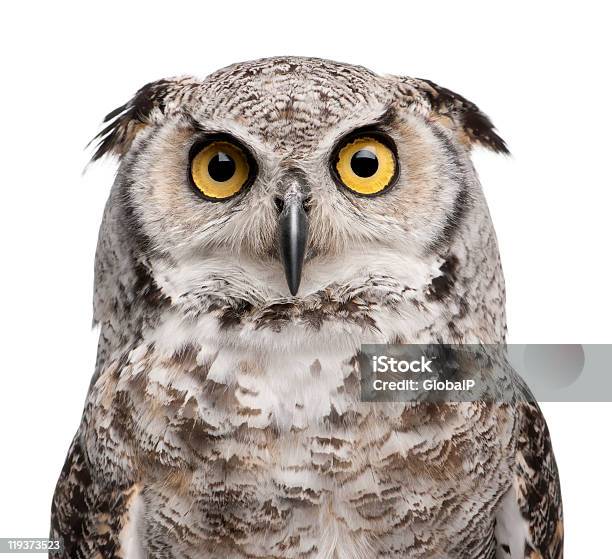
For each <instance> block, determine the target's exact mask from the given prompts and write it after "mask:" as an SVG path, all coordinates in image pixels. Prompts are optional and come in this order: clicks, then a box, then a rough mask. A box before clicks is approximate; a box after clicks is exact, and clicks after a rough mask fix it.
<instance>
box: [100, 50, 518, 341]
mask: <svg viewBox="0 0 612 559" xmlns="http://www.w3.org/2000/svg"><path fill="white" fill-rule="evenodd" d="M106 122H107V126H106V128H104V130H102V132H101V133H100V134H99V136H98V137H97V138H98V141H99V143H98V147H97V151H96V152H95V154H94V159H98V158H100V157H102V156H104V155H106V154H115V155H117V156H118V157H119V159H120V167H119V171H118V173H117V179H116V181H115V185H114V187H113V191H112V194H111V198H110V201H109V205H108V207H107V212H106V216H105V219H104V223H103V226H102V233H101V237H100V246H99V248H98V258H97V262H98V264H97V282H98V288H97V291H98V295H97V310H96V314H97V317H98V320H101V321H103V322H104V321H105V320H106V321H108V320H110V319H109V318H108V317H109V316H110V315H111V314H116V313H117V312H120V311H117V308H122V305H117V298H118V297H120V295H118V292H121V291H123V292H126V293H129V294H130V295H129V297H128V299H129V300H130V303H129V304H127V303H126V304H127V306H128V307H129V308H132V305H133V304H134V301H136V302H139V304H145V301H146V299H147V296H150V295H151V293H153V292H155V293H156V296H157V299H156V300H157V301H164V302H165V304H166V305H167V306H168V307H170V308H173V309H175V310H176V311H177V312H179V313H181V314H182V315H183V316H185V317H191V318H196V317H198V316H202V315H204V314H206V315H207V316H214V317H215V318H216V320H218V321H219V323H220V324H222V325H225V326H227V327H228V328H229V327H233V328H240V327H245V326H246V325H249V327H250V328H251V329H252V330H257V329H262V328H271V329H275V328H276V329H278V328H279V325H281V324H287V325H288V324H292V325H297V326H300V327H302V328H310V329H313V328H317V327H318V328H321V327H322V325H323V324H324V323H326V322H332V321H333V322H334V324H336V325H338V324H340V325H342V324H344V325H347V324H350V325H351V327H352V326H356V327H357V328H359V329H361V330H363V329H368V328H370V329H372V331H378V332H382V331H384V332H385V336H386V338H388V337H389V336H391V335H392V332H395V333H397V332H399V331H400V330H401V328H402V327H400V326H398V324H399V322H400V321H404V323H406V321H408V322H410V321H412V324H414V325H417V326H415V328H421V329H422V328H426V327H427V324H431V323H432V321H433V320H434V319H436V320H437V319H438V318H440V317H446V316H454V315H453V313H455V314H457V313H459V312H461V310H460V309H459V308H460V307H461V308H462V309H463V311H462V312H464V314H465V315H470V314H471V313H470V312H468V310H467V308H466V307H468V306H469V305H470V304H472V303H473V304H474V305H475V306H476V307H477V306H479V305H480V306H481V307H482V306H483V305H484V306H485V307H490V300H495V298H496V297H498V298H499V297H501V295H500V296H497V295H495V293H493V294H491V293H490V292H488V291H487V290H486V289H484V288H483V286H482V285H481V282H480V281H476V280H475V279H474V276H475V275H476V271H478V270H479V269H480V270H479V271H480V273H481V274H483V275H484V277H485V278H487V277H488V279H487V281H488V282H489V283H491V281H492V279H491V278H493V280H494V281H495V282H498V283H499V282H501V277H500V271H499V270H498V268H499V266H498V262H497V248H496V246H495V241H494V235H493V232H492V228H491V226H490V220H489V217H488V212H487V210H486V205H485V204H484V200H483V196H482V192H481V189H480V186H479V184H478V180H477V177H476V173H475V171H474V168H473V166H472V163H471V160H470V151H471V149H472V147H473V146H475V145H481V146H483V147H485V148H488V149H490V150H493V151H495V152H499V153H507V149H506V146H505V144H504V141H503V140H502V139H501V138H500V137H499V136H498V135H497V133H496V132H495V130H494V128H493V125H492V123H491V121H490V120H489V119H488V117H487V116H486V115H485V114H483V113H482V112H481V111H480V110H479V109H478V107H476V105H474V104H473V103H471V102H470V101H467V100H466V99H465V98H463V97H461V96H460V95H457V94H456V93H453V92H451V91H450V90H448V89H445V88H442V87H439V86H437V85H436V84H434V83H432V82H430V81H427V80H422V79H413V78H408V77H397V76H379V75H376V74H374V73H373V72H370V71H369V70H367V69H365V68H362V67H358V66H351V65H347V64H340V63H336V62H331V61H326V60H319V59H311V58H293V57H284V58H271V59H264V60H257V61H253V62H247V63H241V64H236V65H233V66H230V67H228V68H224V69H222V70H219V71H217V72H215V73H214V74H212V75H210V76H208V77H207V78H205V79H203V80H198V79H195V78H191V77H180V78H173V79H165V80H160V81H157V82H153V83H150V84H147V85H145V86H144V87H143V88H142V89H140V90H139V91H138V92H137V93H136V95H135V96H134V97H133V98H132V99H131V100H130V101H128V102H127V103H126V104H125V105H123V106H121V107H119V108H118V109H116V110H115V111H113V112H111V113H110V114H109V115H108V116H107V117H106ZM492 243H493V244H492ZM489 261H490V262H489ZM487 267H489V268H490V269H491V270H492V271H491V272H490V273H489V274H488V276H487V269H488V268H487ZM143 276H144V277H145V278H146V279H145V280H143ZM470 282H471V285H470ZM117 286H119V288H118V287H117ZM143 286H146V288H145V287H143ZM470 297H471V298H472V299H473V300H471V299H470ZM487 298H488V300H485V299H487ZM453 305H454V307H453ZM501 305H502V306H503V301H502V302H501ZM123 306H125V305H123ZM455 307H456V308H455ZM452 308H455V310H454V311H453V310H452ZM113 309H114V310H113ZM457 309H459V310H457ZM383 312H386V315H385V316H386V318H385V320H382V318H381V316H382V314H381V313H383ZM481 314H482V315H483V316H484V315H486V311H482V312H481ZM424 317H427V318H424ZM116 318H117V317H116V316H115V318H114V319H116ZM470 320H472V322H474V321H476V322H477V321H478V320H480V318H478V317H476V318H474V317H472V318H471V319H470ZM385 321H386V322H385ZM383 322H385V324H384V325H383ZM457 324H458V322H457V321H456V324H455V328H460V327H459V326H458V325H457ZM340 327H341V326H340ZM403 328H404V330H406V328H408V329H410V328H411V327H407V326H406V324H404V326H403ZM494 328H498V326H494ZM415 331H416V330H415Z"/></svg>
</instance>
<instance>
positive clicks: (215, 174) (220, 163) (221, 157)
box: [208, 151, 236, 182]
mask: <svg viewBox="0 0 612 559" xmlns="http://www.w3.org/2000/svg"><path fill="white" fill-rule="evenodd" d="M235 172H236V163H234V160H233V159H232V158H231V157H230V156H229V155H228V154H227V153H223V152H222V151H220V152H218V153H216V154H215V155H213V157H212V159H211V160H210V161H209V162H208V174H209V175H210V178H211V179H212V180H214V181H217V182H225V181H227V180H229V179H231V178H232V177H233V176H234V173H235Z"/></svg>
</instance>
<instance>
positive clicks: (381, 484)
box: [143, 414, 510, 558]
mask: <svg viewBox="0 0 612 559" xmlns="http://www.w3.org/2000/svg"><path fill="white" fill-rule="evenodd" d="M360 420H361V425H354V426H346V425H343V426H342V427H340V426H333V425H329V424H327V425H318V426H316V427H315V426H310V427H308V428H305V429H303V430H301V431H296V430H293V431H291V430H290V431H287V432H282V433H281V432H278V431H274V430H268V429H254V428H247V427H244V425H243V426H241V427H240V428H237V429H235V430H234V431H233V432H231V433H228V434H226V435H225V436H223V437H221V438H219V439H217V440H215V441H210V440H209V444H208V445H207V446H206V447H205V448H204V447H200V448H199V450H197V451H195V450H194V451H193V452H194V455H195V454H196V452H197V454H198V460H197V461H195V462H193V463H191V464H190V466H189V468H172V469H171V470H169V471H166V473H165V474H164V475H163V477H162V478H159V477H153V476H151V478H150V480H149V481H148V483H146V484H145V487H144V490H143V494H144V495H145V497H146V509H147V514H146V518H147V522H148V523H149V527H148V529H149V530H150V531H151V533H158V532H159V529H160V527H164V526H168V523H170V525H171V526H172V527H173V530H171V531H170V532H168V534H167V535H166V536H164V538H165V539H167V541H166V544H168V545H170V546H172V547H174V546H179V547H183V548H184V550H185V553H186V554H187V556H189V555H188V553H192V552H193V553H195V551H194V550H198V553H201V552H202V551H206V550H209V549H210V550H212V549H213V548H215V546H221V547H222V548H223V549H224V552H223V555H211V557H216V556H223V557H251V556H261V557H338V558H344V557H346V558H349V557H350V558H355V557H371V556H372V555H370V554H368V553H369V552H368V550H370V552H371V550H372V549H374V548H376V549H381V550H382V549H384V550H386V552H387V553H388V555H389V556H391V557H421V556H422V555H421V552H422V550H423V549H427V548H428V546H430V547H431V549H432V550H433V549H440V548H444V549H446V548H448V546H449V545H451V542H456V541H457V539H458V538H459V539H460V540H461V541H463V542H469V541H470V540H471V539H474V540H475V541H478V542H483V541H488V538H490V536H491V534H492V530H493V509H494V506H495V504H496V502H497V500H498V498H499V496H501V495H502V494H503V493H504V492H505V490H506V489H507V487H508V486H509V483H510V475H509V471H510V464H509V461H508V458H507V456H506V452H505V450H507V449H502V448H501V447H500V446H498V445H495V444H491V445H489V444H488V443H487V442H486V441H487V438H488V437H491V438H492V437H495V436H496V434H499V432H498V431H496V429H493V431H495V433H494V432H493V431H490V432H489V433H488V434H486V435H485V434H484V433H485V432H486V431H487V429H489V428H490V427H485V426H481V427H477V426H476V425H468V424H467V423H465V424H464V425H463V426H462V428H459V425H458V424H457V423H453V422H452V420H451V419H450V418H449V421H450V422H451V424H450V425H449V426H448V427H449V430H448V432H447V434H446V435H445V436H442V435H441V433H440V432H439V431H437V434H435V435H434V432H435V431H436V428H434V426H432V425H430V426H429V428H427V426H426V425H424V426H423V427H424V431H425V434H418V432H417V430H403V431H402V430H401V421H400V420H398V419H397V418H395V420H392V419H391V418H386V420H387V424H385V423H384V421H385V419H384V418H381V417H380V416H378V417H377V416H375V415H373V414H372V415H367V414H366V415H364V416H361V418H360ZM451 427H452V428H451ZM427 433H429V435H428V434H427ZM192 442H195V441H194V440H192ZM499 442H501V443H502V444H503V443H506V444H508V443H509V440H508V439H506V440H503V439H502V440H501V441H499ZM491 443H492V440H491ZM156 471H157V472H158V470H156ZM474 503H478V505H475V504H474ZM468 520H469V522H468ZM175 533H176V534H183V535H184V534H189V535H190V537H188V538H185V537H182V538H180V539H178V538H177V539H174V535H173V534H175ZM432 534H433V535H432ZM170 540H172V541H170ZM453 545H454V543H453ZM466 545H467V544H466ZM217 549H219V547H217ZM217 552H218V551H217ZM211 553H212V551H211ZM334 553H336V555H334ZM483 553H485V551H483ZM487 553H488V551H487ZM194 556H198V555H194ZM473 556H474V557H477V556H478V555H473ZM482 556H483V557H486V556H487V555H484V554H483V555H482Z"/></svg>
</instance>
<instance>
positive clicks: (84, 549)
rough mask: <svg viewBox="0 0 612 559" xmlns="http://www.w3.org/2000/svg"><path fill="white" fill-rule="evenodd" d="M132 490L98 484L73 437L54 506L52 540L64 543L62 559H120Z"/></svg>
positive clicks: (52, 511) (81, 449)
mask: <svg viewBox="0 0 612 559" xmlns="http://www.w3.org/2000/svg"><path fill="white" fill-rule="evenodd" d="M133 491H134V488H133V487H130V486H128V487H114V488H113V487H110V488H108V487H104V488H103V489H102V488H101V487H100V486H99V485H98V484H96V482H95V480H94V479H93V477H92V475H91V469H90V466H89V464H88V461H87V457H86V455H85V453H84V452H83V446H82V444H81V440H80V433H77V435H76V436H75V437H74V440H73V441H72V445H71V446H70V450H69V452H68V457H67V458H66V462H65V464H64V467H63V469H62V473H61V474H60V477H59V480H58V482H57V486H56V488H55V493H54V495H53V501H52V505H51V539H54V540H63V546H64V548H63V552H61V553H60V554H59V555H53V557H54V558H56V557H61V558H62V559H64V558H65V559H93V558H96V559H98V558H102V557H103V558H104V559H115V558H116V559H119V558H120V557H123V555H122V554H121V549H120V547H121V546H120V542H119V534H120V533H121V530H122V528H123V526H124V524H125V523H126V521H127V510H128V503H129V501H130V497H131V495H132V493H133Z"/></svg>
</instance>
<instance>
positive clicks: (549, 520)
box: [495, 386, 563, 559]
mask: <svg viewBox="0 0 612 559" xmlns="http://www.w3.org/2000/svg"><path fill="white" fill-rule="evenodd" d="M522 391H523V392H524V396H525V399H524V400H523V401H520V402H518V403H517V414H518V420H519V427H518V435H517V448H516V461H515V471H514V482H513V486H512V487H511V489H510V490H509V491H508V493H507V494H506V496H505V497H504V499H503V500H502V502H501V503H500V507H499V510H498V512H497V515H496V532H495V534H496V539H497V557H498V558H503V559H527V558H528V559H562V558H563V510H562V504H561V488H560V485H559V475H558V472H557V465H556V462H555V457H554V454H553V450H552V445H551V441H550V435H549V432H548V427H547V426H546V421H545V420H544V416H543V415H542V412H541V410H540V408H539V406H538V405H537V403H535V402H534V401H533V396H532V395H531V394H530V393H529V390H528V389H527V388H526V387H524V386H523V387H522Z"/></svg>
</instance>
